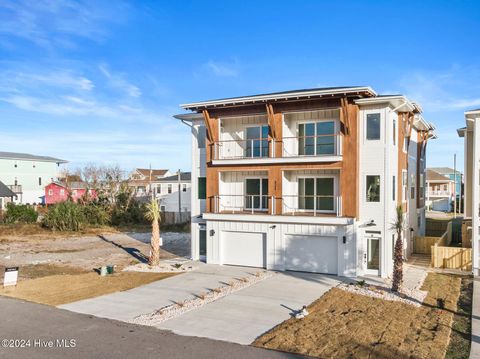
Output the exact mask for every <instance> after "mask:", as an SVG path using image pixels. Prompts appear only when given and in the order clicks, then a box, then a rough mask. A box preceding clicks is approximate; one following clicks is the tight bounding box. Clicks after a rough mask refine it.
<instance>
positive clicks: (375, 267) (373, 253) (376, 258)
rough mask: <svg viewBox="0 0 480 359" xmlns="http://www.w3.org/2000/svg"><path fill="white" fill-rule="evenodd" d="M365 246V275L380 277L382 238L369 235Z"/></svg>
mask: <svg viewBox="0 0 480 359" xmlns="http://www.w3.org/2000/svg"><path fill="white" fill-rule="evenodd" d="M365 244H366V248H365V249H366V251H365V254H364V259H365V260H364V265H365V274H374V275H378V274H379V271H380V237H378V236H373V235H367V236H366V238H365Z"/></svg>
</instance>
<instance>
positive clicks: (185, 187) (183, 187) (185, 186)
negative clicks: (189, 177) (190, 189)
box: [182, 183, 187, 192]
mask: <svg viewBox="0 0 480 359" xmlns="http://www.w3.org/2000/svg"><path fill="white" fill-rule="evenodd" d="M182 191H183V192H187V185H186V184H185V183H184V184H183V186H182Z"/></svg>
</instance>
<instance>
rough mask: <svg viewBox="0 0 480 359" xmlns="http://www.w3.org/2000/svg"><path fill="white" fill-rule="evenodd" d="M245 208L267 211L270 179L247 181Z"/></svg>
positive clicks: (249, 179) (248, 179)
mask: <svg viewBox="0 0 480 359" xmlns="http://www.w3.org/2000/svg"><path fill="white" fill-rule="evenodd" d="M245 195H246V198H245V208H247V209H259V210H265V209H267V208H268V178H247V179H246V180H245Z"/></svg>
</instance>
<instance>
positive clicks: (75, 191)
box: [45, 182, 97, 204]
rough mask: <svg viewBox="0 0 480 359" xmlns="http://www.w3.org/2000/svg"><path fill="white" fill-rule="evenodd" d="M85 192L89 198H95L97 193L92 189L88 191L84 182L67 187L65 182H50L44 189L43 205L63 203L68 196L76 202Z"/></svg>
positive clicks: (72, 183)
mask: <svg viewBox="0 0 480 359" xmlns="http://www.w3.org/2000/svg"><path fill="white" fill-rule="evenodd" d="M87 191H88V195H89V196H91V198H95V197H96V196H97V192H96V191H95V190H94V189H88V188H87V184H86V183H85V182H71V183H69V184H68V185H67V184H66V183H65V182H52V183H50V184H49V185H48V186H46V187H45V204H55V203H59V202H64V201H66V200H67V199H68V197H69V196H70V197H71V199H72V200H73V201H74V202H77V201H78V200H79V199H80V198H82V197H83V196H84V195H85V193H87Z"/></svg>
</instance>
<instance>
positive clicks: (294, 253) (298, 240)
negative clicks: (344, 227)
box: [220, 231, 338, 274]
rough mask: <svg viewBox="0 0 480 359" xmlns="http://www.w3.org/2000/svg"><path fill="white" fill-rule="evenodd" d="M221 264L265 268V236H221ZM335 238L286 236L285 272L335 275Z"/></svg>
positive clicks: (235, 234) (336, 240) (227, 233)
mask: <svg viewBox="0 0 480 359" xmlns="http://www.w3.org/2000/svg"><path fill="white" fill-rule="evenodd" d="M220 240H221V243H220V248H221V249H220V251H221V263H222V264H233V265H241V266H250V267H261V268H265V267H266V258H267V256H266V247H267V246H266V234H265V233H249V232H226V231H224V232H222V235H221V239H220ZM337 251H338V239H337V237H320V236H304V235H285V248H284V258H285V269H286V270H293V271H302V272H315V273H328V274H337V263H338V254H337Z"/></svg>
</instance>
